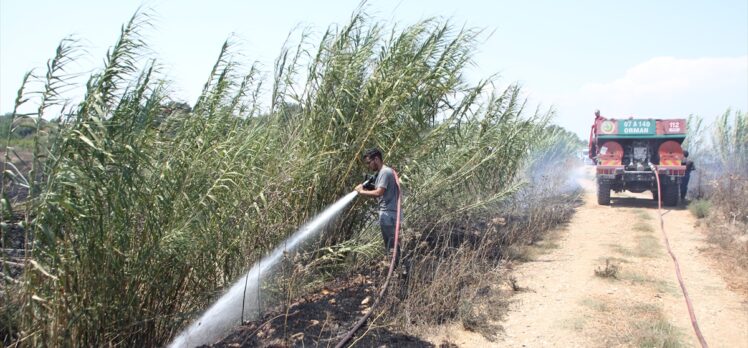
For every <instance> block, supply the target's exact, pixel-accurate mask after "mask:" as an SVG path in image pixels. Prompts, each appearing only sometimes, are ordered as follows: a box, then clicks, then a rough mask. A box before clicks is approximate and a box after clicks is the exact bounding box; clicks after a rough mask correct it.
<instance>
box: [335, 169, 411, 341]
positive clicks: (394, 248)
mask: <svg viewBox="0 0 748 348" xmlns="http://www.w3.org/2000/svg"><path fill="white" fill-rule="evenodd" d="M392 172H393V173H394V174H395V185H397V217H396V218H395V243H394V245H393V246H392V260H391V261H390V269H389V271H388V272H387V278H385V280H384V284H383V285H382V289H381V290H380V291H379V295H378V296H377V298H376V299H375V300H374V303H373V304H372V305H371V307H369V311H368V312H367V313H366V314H364V316H363V317H361V319H359V320H358V321H357V322H356V324H355V325H353V328H352V329H351V330H350V331H348V333H346V335H345V336H344V337H343V339H341V340H340V342H338V344H337V345H335V348H342V347H343V346H344V345H345V344H346V343H348V341H350V340H351V338H352V337H353V335H354V334H355V333H356V331H358V329H360V328H361V326H362V325H364V323H365V322H366V320H367V319H369V317H370V316H371V313H374V308H376V307H377V305H378V304H379V301H380V300H381V299H382V297H384V292H385V291H387V286H388V285H389V284H390V278H391V277H392V271H393V270H394V269H395V261H396V260H397V257H398V255H397V254H398V246H399V245H400V244H398V243H399V242H398V237H399V235H400V204H401V202H400V199H401V198H402V196H403V193H402V190H400V179H399V178H398V177H397V172H396V171H395V170H394V169H392Z"/></svg>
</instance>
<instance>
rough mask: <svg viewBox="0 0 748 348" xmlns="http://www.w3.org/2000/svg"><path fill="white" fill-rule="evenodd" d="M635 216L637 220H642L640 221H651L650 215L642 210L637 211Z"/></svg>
mask: <svg viewBox="0 0 748 348" xmlns="http://www.w3.org/2000/svg"><path fill="white" fill-rule="evenodd" d="M636 216H637V217H638V218H640V219H642V220H647V221H649V220H652V216H651V215H649V213H647V212H646V211H644V210H638V211H637V212H636Z"/></svg>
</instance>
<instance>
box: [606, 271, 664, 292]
mask: <svg viewBox="0 0 748 348" xmlns="http://www.w3.org/2000/svg"><path fill="white" fill-rule="evenodd" d="M618 279H620V280H623V281H628V282H630V283H631V284H634V285H642V286H651V287H652V288H654V289H656V290H657V291H658V292H661V293H664V292H667V293H674V292H675V288H673V287H672V286H671V285H670V284H669V283H668V282H666V281H664V280H661V279H655V278H652V277H650V276H648V275H645V274H642V273H639V272H631V271H627V272H621V274H620V275H619V278H618Z"/></svg>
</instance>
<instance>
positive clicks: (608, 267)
mask: <svg viewBox="0 0 748 348" xmlns="http://www.w3.org/2000/svg"><path fill="white" fill-rule="evenodd" d="M619 270H620V266H618V264H616V263H615V262H611V260H610V259H605V266H599V267H597V268H596V269H595V275H596V276H598V277H600V278H613V279H618V271H619Z"/></svg>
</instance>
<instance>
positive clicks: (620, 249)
mask: <svg viewBox="0 0 748 348" xmlns="http://www.w3.org/2000/svg"><path fill="white" fill-rule="evenodd" d="M608 247H609V248H610V249H611V250H613V252H616V253H619V254H621V255H623V256H627V257H633V256H637V255H636V254H635V253H634V252H633V251H632V250H631V249H629V248H626V247H624V246H622V245H620V244H608Z"/></svg>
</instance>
